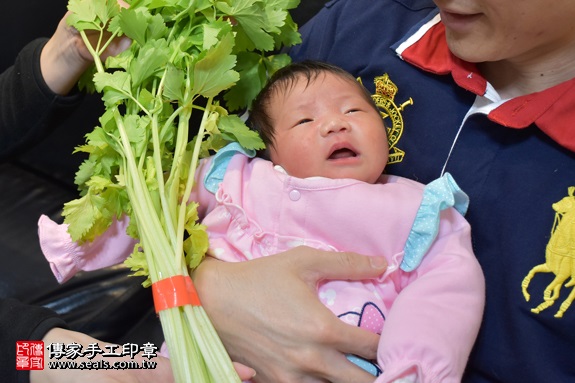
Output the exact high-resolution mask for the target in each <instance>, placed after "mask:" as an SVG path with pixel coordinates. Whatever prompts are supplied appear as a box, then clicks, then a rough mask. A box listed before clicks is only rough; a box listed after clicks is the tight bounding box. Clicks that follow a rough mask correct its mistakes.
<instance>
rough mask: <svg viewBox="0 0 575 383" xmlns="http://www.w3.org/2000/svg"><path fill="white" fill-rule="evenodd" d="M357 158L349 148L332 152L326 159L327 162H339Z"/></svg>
mask: <svg viewBox="0 0 575 383" xmlns="http://www.w3.org/2000/svg"><path fill="white" fill-rule="evenodd" d="M351 157H357V153H356V152H355V151H354V150H352V149H349V148H340V149H336V150H334V151H333V152H332V153H331V154H330V155H329V157H328V160H339V159H341V158H351Z"/></svg>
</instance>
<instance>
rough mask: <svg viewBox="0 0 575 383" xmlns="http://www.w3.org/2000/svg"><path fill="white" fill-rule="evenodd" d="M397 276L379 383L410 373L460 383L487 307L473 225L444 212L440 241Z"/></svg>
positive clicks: (381, 350) (381, 353)
mask: <svg viewBox="0 0 575 383" xmlns="http://www.w3.org/2000/svg"><path fill="white" fill-rule="evenodd" d="M393 274H395V275H394V276H390V277H391V278H395V283H396V284H397V285H398V287H399V288H400V289H402V290H401V293H400V294H399V295H398V297H397V299H396V300H395V302H394V304H393V306H392V308H391V311H390V312H389V315H388V317H387V318H386V322H385V326H384V328H383V331H382V334H381V338H380V343H379V349H378V363H379V365H380V366H381V367H382V368H383V371H384V373H383V374H382V375H381V376H380V377H378V378H377V380H376V382H377V383H387V382H394V381H395V380H397V379H399V378H403V377H406V376H407V375H410V374H415V375H416V377H417V379H416V381H417V382H421V383H428V382H429V383H431V382H438V383H439V382H441V383H459V382H461V377H462V375H463V372H464V369H465V365H466V363H467V359H468V356H469V354H470V352H471V348H472V346H473V343H474V341H475V338H476V336H477V333H478V331H479V326H480V324H481V318H482V314H483V307H484V303H485V281H484V277H483V273H482V271H481V268H480V266H479V263H478V262H477V260H476V258H475V256H474V254H473V251H472V247H471V241H470V227H469V224H468V223H467V222H466V221H465V220H464V219H463V217H461V216H460V215H459V213H457V212H456V211H455V210H454V209H448V210H445V211H443V212H442V213H441V223H440V227H439V233H438V236H437V239H436V240H435V242H434V243H433V245H432V247H431V248H430V250H429V252H428V253H427V254H426V256H425V257H424V258H423V261H422V263H421V264H420V266H419V267H418V268H417V269H416V270H415V271H413V272H411V273H405V272H402V271H397V272H396V273H393ZM415 313H417V314H415Z"/></svg>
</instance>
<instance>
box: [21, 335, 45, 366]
mask: <svg viewBox="0 0 575 383" xmlns="http://www.w3.org/2000/svg"><path fill="white" fill-rule="evenodd" d="M16 369H17V370H43V369H44V342H42V341H41V340H20V341H17V342H16Z"/></svg>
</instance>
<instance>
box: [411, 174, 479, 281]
mask: <svg viewBox="0 0 575 383" xmlns="http://www.w3.org/2000/svg"><path fill="white" fill-rule="evenodd" d="M468 206H469V197H468V196H467V194H465V193H464V192H463V191H462V190H461V189H460V188H459V186H457V183H455V180H454V179H453V177H452V176H451V174H449V173H445V174H444V175H443V177H441V178H438V179H436V180H435V181H433V182H431V183H429V184H428V185H427V186H425V189H424V190H423V200H422V201H421V206H419V210H418V211H417V215H416V216H415V221H414V222H413V226H412V228H411V232H410V233H409V237H408V238H407V242H406V243H405V249H404V256H403V261H402V262H401V265H400V268H401V269H402V270H403V271H408V272H409V271H413V270H415V269H416V268H417V266H419V264H420V263H421V260H422V259H423V257H424V255H425V254H426V253H427V251H428V250H429V248H430V247H431V244H432V243H433V241H435V237H437V233H438V231H439V215H440V213H441V211H442V210H445V209H447V208H450V207H454V208H455V209H456V210H457V211H458V212H459V213H461V215H465V213H466V212H467V207H468Z"/></svg>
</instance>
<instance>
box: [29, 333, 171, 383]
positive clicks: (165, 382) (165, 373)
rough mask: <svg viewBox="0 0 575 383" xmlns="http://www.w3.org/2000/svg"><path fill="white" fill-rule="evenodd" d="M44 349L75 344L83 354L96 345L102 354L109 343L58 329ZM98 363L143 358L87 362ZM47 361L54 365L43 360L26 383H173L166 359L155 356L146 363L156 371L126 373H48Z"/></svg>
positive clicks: (96, 371)
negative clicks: (152, 363)
mask: <svg viewBox="0 0 575 383" xmlns="http://www.w3.org/2000/svg"><path fill="white" fill-rule="evenodd" d="M42 340H43V341H44V345H48V344H52V343H63V344H71V343H74V342H75V343H78V344H80V345H82V346H83V349H84V350H85V349H86V348H87V347H88V345H89V344H92V343H98V344H99V347H100V349H101V350H106V347H105V346H106V345H107V344H109V343H105V342H101V341H99V340H97V339H94V338H92V337H90V336H88V335H86V334H82V333H79V332H75V331H70V330H65V329H62V328H53V329H52V330H50V331H48V333H46V335H45V336H44V338H43V339H42ZM98 359H102V360H104V361H108V362H110V364H111V363H115V362H121V361H125V362H129V361H135V362H138V363H140V364H141V363H142V361H144V360H148V359H147V358H144V357H142V356H141V355H136V356H134V359H132V358H131V357H130V356H126V357H117V358H116V357H114V358H113V360H112V359H110V358H107V359H103V358H101V357H100V358H99V357H96V358H94V359H92V360H91V362H94V361H96V360H98ZM49 361H57V360H56V359H53V360H49V359H48V358H46V359H45V368H44V369H43V370H32V371H30V383H78V382H81V383H120V382H121V383H157V382H162V383H171V382H173V381H174V377H173V375H172V369H171V367H170V361H169V359H167V358H165V357H162V356H157V357H155V358H153V359H150V360H149V361H150V362H155V363H157V364H156V368H149V369H126V370H113V369H108V370H106V369H97V370H96V369H95V370H89V369H85V370H73V369H51V368H49V367H48V362H49ZM74 361H76V362H78V363H80V362H82V361H90V360H89V359H87V358H86V357H83V358H77V359H75V360H74Z"/></svg>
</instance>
